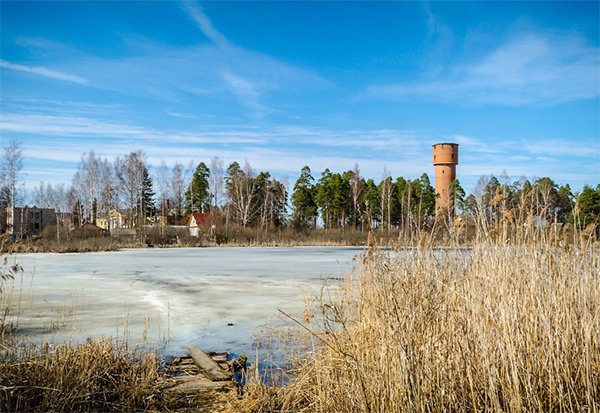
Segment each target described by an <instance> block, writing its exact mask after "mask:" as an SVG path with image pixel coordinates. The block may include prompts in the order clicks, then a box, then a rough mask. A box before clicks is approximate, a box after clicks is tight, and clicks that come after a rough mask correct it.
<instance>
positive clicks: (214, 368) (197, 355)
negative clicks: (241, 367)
mask: <svg viewBox="0 0 600 413" xmlns="http://www.w3.org/2000/svg"><path fill="white" fill-rule="evenodd" d="M188 350H189V352H190V355H191V356H192V358H193V359H194V363H196V365H197V366H198V367H200V369H201V370H202V374H204V375H205V376H206V377H207V378H208V379H210V380H212V381H220V380H230V379H231V373H229V372H226V371H225V370H223V369H222V368H221V366H219V365H218V364H217V363H216V362H215V361H214V360H213V359H212V358H211V357H210V356H209V355H208V354H206V353H205V352H204V351H202V350H200V349H199V348H198V347H188Z"/></svg>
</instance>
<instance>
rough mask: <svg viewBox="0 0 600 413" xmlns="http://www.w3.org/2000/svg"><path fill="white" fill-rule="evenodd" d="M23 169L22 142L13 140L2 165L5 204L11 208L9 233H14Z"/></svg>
mask: <svg viewBox="0 0 600 413" xmlns="http://www.w3.org/2000/svg"><path fill="white" fill-rule="evenodd" d="M22 169H23V151H22V150H21V142H18V141H15V140H11V141H10V142H9V143H8V145H7V146H5V147H4V154H3V156H2V164H1V167H0V178H1V181H2V198H4V199H3V203H4V204H5V205H6V206H7V207H9V208H10V221H9V231H11V232H12V231H13V229H14V228H13V226H14V210H15V205H16V204H17V201H18V197H19V194H18V186H19V183H20V180H21V178H20V174H21V170H22Z"/></svg>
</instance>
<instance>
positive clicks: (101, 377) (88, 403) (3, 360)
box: [0, 340, 159, 411]
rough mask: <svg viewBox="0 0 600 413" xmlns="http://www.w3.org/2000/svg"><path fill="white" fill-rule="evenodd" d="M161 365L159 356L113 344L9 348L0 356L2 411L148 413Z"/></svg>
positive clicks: (108, 342) (104, 342)
mask: <svg viewBox="0 0 600 413" xmlns="http://www.w3.org/2000/svg"><path fill="white" fill-rule="evenodd" d="M158 364H159V358H158V356H157V355H156V354H155V353H152V352H146V351H143V350H139V349H135V350H130V349H128V348H127V347H126V346H123V345H118V344H117V343H115V342H114V341H112V340H97V341H95V340H88V341H86V342H84V343H79V344H63V345H48V344H46V345H44V346H42V347H41V348H39V347H36V346H33V345H30V346H22V345H19V346H16V345H15V346H10V347H7V348H5V349H4V350H3V351H2V353H1V354H0V410H2V411H84V410H85V411H90V410H96V411H97V410H102V411H133V410H146V409H149V408H151V407H152V406H153V404H154V403H155V400H154V396H153V395H154V394H155V393H156V391H157V387H156V386H157V384H156V383H157V377H158Z"/></svg>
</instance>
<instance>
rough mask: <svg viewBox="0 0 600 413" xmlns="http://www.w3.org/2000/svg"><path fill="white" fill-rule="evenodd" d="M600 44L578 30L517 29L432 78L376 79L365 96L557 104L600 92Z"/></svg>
mask: <svg viewBox="0 0 600 413" xmlns="http://www.w3.org/2000/svg"><path fill="white" fill-rule="evenodd" d="M599 56H600V49H598V48H597V47H592V46H588V45H586V44H585V42H584V40H583V39H582V38H580V37H577V36H575V35H561V34H553V33H525V34H518V35H513V36H512V37H510V38H509V39H508V40H507V41H505V42H504V43H503V44H502V45H500V46H499V47H497V48H496V49H494V50H492V51H490V52H488V53H487V54H486V55H485V56H484V57H483V58H481V59H480V60H478V61H471V62H463V63H460V64H456V63H455V64H453V65H451V66H449V67H447V68H446V70H445V71H444V72H443V73H442V74H440V75H439V76H437V78H436V79H433V80H431V81H427V82H417V83H403V84H389V85H373V86H371V87H369V88H368V89H367V91H366V93H365V96H368V97H371V98H381V99H405V98H409V97H416V98H421V99H425V100H434V101H443V102H452V103H457V102H459V103H467V104H476V105H486V104H497V105H505V106H523V105H537V106H545V105H554V104H559V103H563V102H570V101H575V100H580V99H590V98H595V97H597V96H599V95H600V80H599V78H598V71H599V69H600V59H599Z"/></svg>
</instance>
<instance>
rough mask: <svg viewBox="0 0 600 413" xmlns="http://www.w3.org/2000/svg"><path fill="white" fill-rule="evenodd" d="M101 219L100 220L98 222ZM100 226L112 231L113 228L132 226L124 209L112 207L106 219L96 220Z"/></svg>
mask: <svg viewBox="0 0 600 413" xmlns="http://www.w3.org/2000/svg"><path fill="white" fill-rule="evenodd" d="M99 221H101V222H99ZM96 223H97V224H98V226H99V227H100V228H104V229H106V230H110V231H112V230H113V229H124V228H133V226H134V225H133V220H132V219H131V218H130V217H129V212H128V211H127V210H125V209H113V210H112V211H110V213H109V214H108V219H104V220H96Z"/></svg>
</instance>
